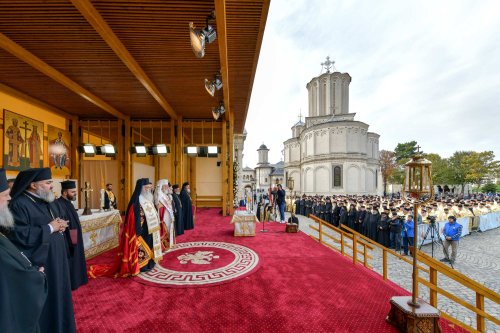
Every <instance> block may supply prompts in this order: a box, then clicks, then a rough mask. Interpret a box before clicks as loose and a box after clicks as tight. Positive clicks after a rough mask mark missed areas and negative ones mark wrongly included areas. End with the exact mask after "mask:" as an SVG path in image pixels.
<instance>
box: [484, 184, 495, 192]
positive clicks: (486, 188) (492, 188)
mask: <svg viewBox="0 0 500 333" xmlns="http://www.w3.org/2000/svg"><path fill="white" fill-rule="evenodd" d="M496 191H497V186H496V185H495V184H493V183H488V184H486V185H484V186H483V187H482V188H481V192H484V193H488V192H492V193H496Z"/></svg>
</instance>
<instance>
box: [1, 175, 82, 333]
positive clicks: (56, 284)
mask: <svg viewBox="0 0 500 333" xmlns="http://www.w3.org/2000/svg"><path fill="white" fill-rule="evenodd" d="M10 195H11V197H12V200H11V202H10V210H11V212H12V215H14V229H13V230H12V232H11V233H10V234H9V238H10V239H11V241H12V243H14V245H16V246H17V248H18V249H19V250H21V251H22V252H23V253H24V254H25V255H26V257H27V258H28V260H29V261H30V262H31V263H32V264H33V265H35V266H38V267H43V268H44V270H45V274H46V276H47V283H48V296H47V301H46V302H45V307H44V309H43V311H42V314H41V317H40V329H41V331H42V332H51V333H58V332H61V333H63V332H64V333H71V332H76V327H75V318H74V313H73V301H72V298H71V284H70V277H69V265H68V245H67V243H66V238H65V235H64V231H65V230H66V227H67V225H68V224H67V221H64V220H63V219H61V218H60V217H59V216H60V215H59V210H58V208H57V206H56V205H55V204H54V203H53V201H54V193H53V192H52V174H51V172H50V169H49V168H35V169H28V170H24V171H21V172H20V173H19V175H18V176H17V178H16V181H15V182H14V186H13V187H12V191H11V194H10Z"/></svg>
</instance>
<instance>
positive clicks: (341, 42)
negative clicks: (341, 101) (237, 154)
mask: <svg viewBox="0 0 500 333" xmlns="http://www.w3.org/2000/svg"><path fill="white" fill-rule="evenodd" d="M499 31H500V3H498V2H496V1H484V2H481V5H480V6H479V5H478V4H477V2H474V1H460V2H456V1H440V2H435V1H419V2H407V1H395V0H394V1H390V0H387V1H342V2H337V1H326V0H325V1H319V0H316V1H289V0H273V1H272V2H271V7H270V11H269V17H268V22H267V25H266V32H265V35H264V40H263V45H262V49H261V55H260V59H259V65H258V68H257V74H256V78H255V82H254V88H253V93H252V99H251V102H250V109H249V113H248V117H247V122H246V129H247V131H248V136H247V140H246V142H245V150H244V155H245V156H244V162H243V163H244V164H245V165H248V166H250V167H253V166H255V164H256V163H257V157H258V156H257V152H256V149H257V148H258V147H259V146H260V144H262V143H263V142H264V143H265V144H266V145H267V146H268V148H270V152H269V160H270V161H271V162H273V163H274V162H278V161H279V160H280V159H281V156H282V155H281V150H282V149H283V141H285V140H287V139H288V138H290V137H291V129H290V128H291V126H292V125H293V124H294V123H295V122H296V121H297V120H298V118H297V116H298V114H299V111H300V110H302V114H303V115H307V106H308V101H307V89H306V84H307V83H308V82H309V81H310V80H311V79H312V78H313V77H315V76H318V75H319V74H320V71H321V66H320V63H321V62H323V61H324V60H325V57H326V56H327V55H329V56H330V57H331V59H333V60H335V61H336V63H335V67H336V69H337V70H339V71H341V72H348V73H349V74H350V75H351V76H352V78H353V79H352V83H351V85H350V112H355V113H356V119H357V120H360V121H363V122H365V123H368V124H369V125H370V131H373V132H376V133H379V134H380V135H381V139H380V146H381V149H394V147H395V146H396V145H397V144H398V143H399V142H407V141H411V140H416V141H418V143H419V144H420V145H421V146H422V147H423V150H424V151H427V152H435V153H438V154H440V155H442V156H449V155H451V154H452V153H453V152H454V151H456V150H478V151H482V150H493V151H494V152H495V154H496V156H497V158H500V144H499V143H498V139H497V136H498V130H499V129H500V125H499V124H500V97H499V87H500V71H499V70H498V68H500V35H499V34H498V32H499Z"/></svg>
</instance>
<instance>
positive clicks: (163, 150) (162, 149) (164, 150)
mask: <svg viewBox="0 0 500 333" xmlns="http://www.w3.org/2000/svg"><path fill="white" fill-rule="evenodd" d="M168 153H169V149H168V147H167V145H165V144H163V143H159V144H156V145H154V146H151V154H152V155H158V156H167V154H168Z"/></svg>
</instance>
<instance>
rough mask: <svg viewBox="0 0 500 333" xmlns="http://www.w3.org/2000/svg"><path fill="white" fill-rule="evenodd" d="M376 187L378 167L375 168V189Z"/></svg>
mask: <svg viewBox="0 0 500 333" xmlns="http://www.w3.org/2000/svg"><path fill="white" fill-rule="evenodd" d="M377 188H378V169H377V170H375V189H377Z"/></svg>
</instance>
